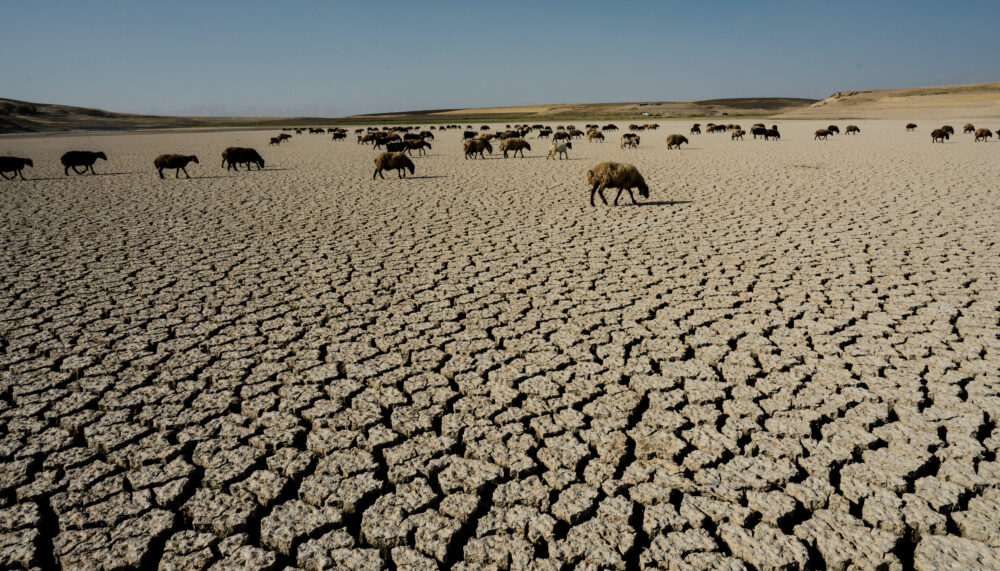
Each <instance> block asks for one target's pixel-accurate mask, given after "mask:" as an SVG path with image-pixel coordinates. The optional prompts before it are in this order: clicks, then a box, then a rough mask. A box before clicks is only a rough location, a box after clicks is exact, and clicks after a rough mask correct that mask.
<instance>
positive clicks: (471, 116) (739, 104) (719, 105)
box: [350, 97, 816, 121]
mask: <svg viewBox="0 0 1000 571" xmlns="http://www.w3.org/2000/svg"><path fill="white" fill-rule="evenodd" d="M813 103H816V100H815V99H796V98H789V97H752V98H741V99H706V100H703V101H649V102H641V103H638V102H637V103H557V104H553V105H519V106H513V107H473V108H468V109H433V110H425V111H400V112H390V113H372V114H368V115H356V116H353V117H350V118H351V119H367V120H371V119H382V120H392V119H406V120H423V121H441V120H446V119H447V118H449V117H453V118H455V119H456V120H459V119H468V120H483V121H489V120H491V119H492V120H497V119H498V118H508V119H510V120H531V119H538V120H556V119H575V118H588V117H592V118H607V119H630V118H642V117H645V116H650V117H713V116H723V115H773V114H776V113H783V112H786V111H790V110H792V109H799V108H802V107H807V106H809V105H811V104H813ZM647 114H648V115H647Z"/></svg>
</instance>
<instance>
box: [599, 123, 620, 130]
mask: <svg viewBox="0 0 1000 571" xmlns="http://www.w3.org/2000/svg"><path fill="white" fill-rule="evenodd" d="M601 130H602V131H617V130H618V125H615V124H614V123H608V124H607V125H605V126H603V127H601Z"/></svg>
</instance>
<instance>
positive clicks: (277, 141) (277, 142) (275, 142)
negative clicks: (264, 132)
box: [268, 137, 281, 145]
mask: <svg viewBox="0 0 1000 571" xmlns="http://www.w3.org/2000/svg"><path fill="white" fill-rule="evenodd" d="M280 144H281V139H279V138H277V137H271V142H270V143H268V145H280Z"/></svg>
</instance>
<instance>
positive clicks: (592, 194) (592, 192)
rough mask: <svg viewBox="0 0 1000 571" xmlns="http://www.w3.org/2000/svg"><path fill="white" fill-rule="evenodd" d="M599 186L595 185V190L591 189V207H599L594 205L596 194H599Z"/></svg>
mask: <svg viewBox="0 0 1000 571" xmlns="http://www.w3.org/2000/svg"><path fill="white" fill-rule="evenodd" d="M597 186H598V185H596V184H595V185H594V188H592V189H590V205H591V206H597V205H596V204H594V194H595V193H596V192H597ZM602 198H603V197H602Z"/></svg>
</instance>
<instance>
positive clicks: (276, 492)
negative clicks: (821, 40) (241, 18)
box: [0, 116, 1000, 569]
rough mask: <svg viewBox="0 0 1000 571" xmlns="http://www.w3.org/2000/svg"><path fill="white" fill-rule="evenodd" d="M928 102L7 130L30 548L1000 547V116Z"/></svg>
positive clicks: (965, 550)
mask: <svg viewBox="0 0 1000 571" xmlns="http://www.w3.org/2000/svg"><path fill="white" fill-rule="evenodd" d="M968 120H970V121H972V122H973V123H976V124H977V126H989V127H991V128H993V129H996V128H1000V122H998V121H996V120H994V121H992V124H991V122H990V121H986V122H985V123H984V122H983V121H982V120H980V118H977V117H975V116H970V117H968ZM917 122H918V123H920V128H919V129H918V131H917V132H916V133H912V134H908V133H905V132H904V130H903V124H904V122H902V121H896V120H893V121H875V120H872V121H860V122H857V124H858V125H860V127H861V131H862V132H861V135H859V136H856V137H846V136H836V137H834V138H833V139H831V140H829V141H813V140H812V133H813V131H814V130H815V129H816V128H818V127H821V126H825V125H826V124H827V123H828V122H826V121H823V122H818V121H817V122H814V121H787V122H784V123H782V122H780V121H779V126H780V127H781V131H782V135H783V138H782V140H781V141H778V142H763V141H760V140H757V141H755V140H753V139H752V138H750V137H749V136H748V138H747V140H745V141H742V142H734V141H731V140H730V138H729V135H728V134H716V135H707V134H706V135H701V136H694V137H690V138H691V144H690V145H689V146H684V147H683V149H682V150H680V151H667V150H666V149H665V147H664V143H663V140H664V138H665V137H666V135H668V134H670V133H678V132H680V133H687V130H688V127H689V125H690V123H689V122H687V121H685V122H664V121H660V123H661V125H663V127H662V128H661V129H660V130H658V131H655V132H646V133H643V134H642V142H641V146H640V148H639V149H637V150H622V149H620V148H619V147H618V144H617V142H616V141H614V140H610V141H609V142H607V143H603V144H600V143H594V144H591V143H586V142H579V143H574V148H573V149H571V150H570V157H571V160H566V161H548V160H545V159H544V154H545V151H546V148H547V146H548V143H547V142H544V141H538V142H536V141H535V140H534V139H530V138H529V141H530V142H531V143H532V150H531V151H529V152H528V153H527V154H528V155H529V156H528V158H525V159H507V160H504V159H502V158H498V156H499V155H498V154H494V155H493V156H491V157H489V158H488V159H487V160H481V161H472V160H464V159H463V158H462V156H461V153H460V152H459V137H460V135H459V133H458V132H455V131H451V132H449V133H447V134H444V135H442V136H439V137H438V138H437V139H436V140H435V141H434V142H433V149H432V151H431V152H430V154H429V155H428V156H426V157H415V158H414V162H415V163H416V169H417V172H416V176H415V177H413V178H411V179H408V180H398V179H397V178H396V177H395V174H393V173H389V174H387V178H386V180H377V181H374V182H373V181H372V180H371V174H372V170H373V164H372V159H373V157H374V151H372V150H371V148H369V147H363V146H359V145H357V144H355V143H354V141H353V140H350V141H348V142H339V143H334V142H332V141H330V139H329V137H328V136H326V135H297V136H295V137H294V138H293V140H292V141H291V142H290V143H288V144H286V145H282V146H280V147H276V148H275V147H268V146H267V145H266V141H267V138H268V137H269V136H273V135H274V134H275V131H260V132H241V133H201V134H155V135H153V134H143V135H139V134H134V135H108V136H91V137H34V138H4V139H0V155H6V154H13V155H17V156H26V157H30V158H32V159H33V160H34V163H35V168H33V169H32V168H29V169H26V171H25V174H26V176H27V177H29V178H30V179H32V180H29V181H26V182H23V181H3V180H0V192H2V194H3V202H2V203H0V492H2V493H0V567H2V568H11V567H13V568H19V567H32V566H33V567H38V568H43V569H47V568H55V567H60V566H61V567H62V568H64V569H92V568H116V569H117V568H127V567H142V568H160V569H207V568H209V567H211V568H213V569H258V568H261V569H267V568H275V569H281V568H285V567H300V568H304V569H321V568H337V569H348V568H351V569H378V568H386V567H389V568H392V567H394V568H396V569H435V568H438V567H441V568H448V567H452V566H454V567H455V568H459V569H480V568H482V569H491V568H501V569H507V568H511V569H528V568H536V569H560V568H566V569H568V568H572V567H575V568H581V569H588V568H589V569H597V568H612V569H623V568H640V567H644V568H657V567H659V568H669V569H702V568H708V567H713V568H726V569H744V568H746V569H796V568H823V567H829V568H835V569H843V568H857V569H869V568H878V569H907V568H917V569H937V568H961V569H968V568H997V567H1000V533H998V531H997V521H1000V463H998V462H997V457H996V456H997V450H998V448H1000V428H998V426H997V421H998V419H1000V394H998V391H1000V373H998V370H1000V338H998V331H1000V329H998V322H1000V277H998V271H1000V248H998V243H1000V208H998V207H997V206H998V192H1000V191H998V188H997V180H1000V160H998V158H1000V144H998V143H997V142H995V141H996V138H993V139H992V140H991V141H993V142H990V143H985V144H984V143H979V144H976V143H973V142H972V136H971V135H964V136H963V135H961V134H959V135H957V136H956V137H954V138H953V139H952V140H951V141H950V142H948V143H946V144H931V142H930V137H929V134H928V133H929V131H930V129H931V127H933V126H936V125H931V124H930V122H929V121H923V120H917ZM769 123H770V121H769ZM844 126H845V124H844V123H841V124H840V127H841V129H842V130H843V128H844ZM956 126H957V127H959V130H961V129H960V126H961V123H959V124H957V125H956ZM744 127H748V125H744ZM352 138H353V136H352ZM230 145H252V146H256V147H257V148H258V150H260V151H261V153H262V154H263V156H264V157H265V159H266V160H267V168H266V169H265V170H264V171H260V172H257V171H255V172H244V171H240V172H239V173H232V172H227V171H226V170H225V169H220V167H219V154H220V152H221V150H222V148H224V147H226V146H230ZM71 149H88V150H102V151H104V152H105V153H107V155H108V157H109V161H107V162H103V161H98V163H97V165H96V170H97V172H98V173H99V175H98V176H75V175H74V176H72V177H65V176H63V173H62V167H61V166H60V165H59V164H58V158H59V156H60V155H61V154H62V153H63V152H64V151H67V150H71ZM164 152H175V153H184V154H196V155H198V156H199V158H200V159H201V163H200V164H198V165H191V166H189V167H188V171H189V172H190V173H191V175H192V176H193V177H194V178H193V179H191V180H184V179H181V180H175V179H174V178H172V173H168V174H167V176H168V178H167V179H166V180H160V179H158V178H157V176H156V174H155V171H154V169H153V166H152V160H153V157H154V156H156V155H157V154H159V153H164ZM603 160H624V161H627V162H632V163H634V164H635V165H637V166H638V167H639V169H640V171H641V172H642V173H643V174H644V175H645V178H646V180H647V182H648V183H649V184H650V187H651V196H650V198H649V200H647V201H643V202H644V203H643V204H641V205H640V206H632V205H630V201H629V200H628V198H627V196H626V197H625V198H623V200H624V201H625V204H624V205H620V206H619V207H617V208H616V207H612V206H603V205H600V202H598V203H599V206H598V207H596V208H592V207H591V206H590V205H589V204H588V198H589V189H588V188H587V187H586V184H585V180H584V176H585V175H584V173H585V171H586V170H587V169H588V168H590V167H591V166H593V165H594V164H595V163H597V162H600V161H603ZM182 176H183V175H182ZM613 198H614V192H611V193H610V195H609V201H610V200H613Z"/></svg>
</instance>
